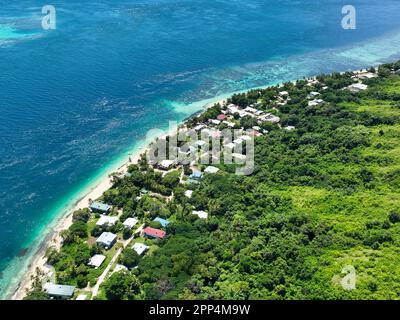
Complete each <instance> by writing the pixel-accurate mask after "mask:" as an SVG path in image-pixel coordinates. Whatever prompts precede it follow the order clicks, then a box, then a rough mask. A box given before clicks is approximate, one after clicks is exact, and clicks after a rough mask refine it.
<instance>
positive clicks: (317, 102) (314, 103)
mask: <svg viewBox="0 0 400 320" xmlns="http://www.w3.org/2000/svg"><path fill="white" fill-rule="evenodd" d="M322 103H324V100H322V99H315V100H312V101H309V102H308V106H309V107H316V106H319V105H320V104H322Z"/></svg>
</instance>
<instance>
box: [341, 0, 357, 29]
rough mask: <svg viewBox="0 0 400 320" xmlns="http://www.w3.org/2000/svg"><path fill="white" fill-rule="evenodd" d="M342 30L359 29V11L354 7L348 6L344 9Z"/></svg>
mask: <svg viewBox="0 0 400 320" xmlns="http://www.w3.org/2000/svg"><path fill="white" fill-rule="evenodd" d="M342 14H344V15H345V16H344V17H343V18H342V28H343V29H345V30H355V29H356V28H357V11H356V8H355V7H354V6H352V5H346V6H344V7H343V8H342Z"/></svg>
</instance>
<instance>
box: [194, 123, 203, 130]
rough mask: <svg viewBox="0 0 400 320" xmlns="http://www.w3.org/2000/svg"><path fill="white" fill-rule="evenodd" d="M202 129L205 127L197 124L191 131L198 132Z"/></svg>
mask: <svg viewBox="0 0 400 320" xmlns="http://www.w3.org/2000/svg"><path fill="white" fill-rule="evenodd" d="M204 127H205V125H204V124H198V125H197V126H195V127H194V128H193V129H194V130H195V131H200V130H201V129H203V128H204Z"/></svg>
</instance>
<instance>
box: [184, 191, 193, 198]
mask: <svg viewBox="0 0 400 320" xmlns="http://www.w3.org/2000/svg"><path fill="white" fill-rule="evenodd" d="M192 194H193V190H186V191H185V196H186V197H188V198H191V197H192Z"/></svg>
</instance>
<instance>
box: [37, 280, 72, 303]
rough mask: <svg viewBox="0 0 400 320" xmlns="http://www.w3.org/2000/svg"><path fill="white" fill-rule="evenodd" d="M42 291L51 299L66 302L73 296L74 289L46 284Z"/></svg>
mask: <svg viewBox="0 0 400 320" xmlns="http://www.w3.org/2000/svg"><path fill="white" fill-rule="evenodd" d="M44 291H45V292H47V294H48V295H49V296H50V298H52V299H59V300H67V299H71V298H72V296H73V295H74V291H75V287H74V286H67V285H62V284H54V283H51V282H48V283H46V284H45V285H44Z"/></svg>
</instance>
